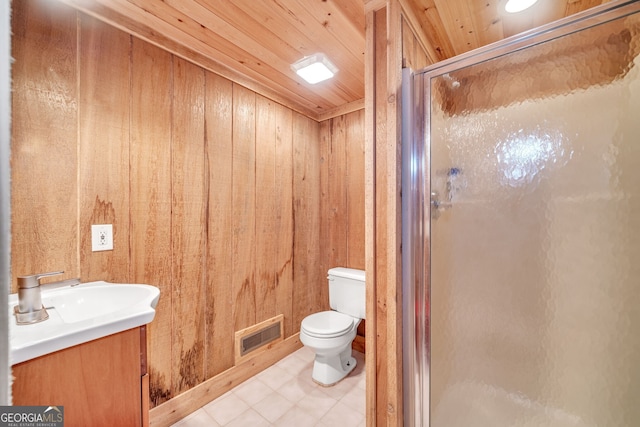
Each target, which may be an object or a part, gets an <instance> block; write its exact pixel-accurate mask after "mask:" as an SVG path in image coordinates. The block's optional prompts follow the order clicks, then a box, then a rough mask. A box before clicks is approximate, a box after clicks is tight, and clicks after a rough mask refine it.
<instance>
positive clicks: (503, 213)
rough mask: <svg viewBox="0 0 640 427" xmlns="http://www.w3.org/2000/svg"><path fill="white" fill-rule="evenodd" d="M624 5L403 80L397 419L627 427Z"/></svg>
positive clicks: (632, 237) (639, 53) (633, 293)
mask: <svg viewBox="0 0 640 427" xmlns="http://www.w3.org/2000/svg"><path fill="white" fill-rule="evenodd" d="M639 11H640V2H629V1H626V2H625V1H615V2H611V3H607V4H606V5H603V6H600V7H598V8H596V9H592V10H590V11H587V12H585V13H582V14H580V15H577V16H574V17H573V18H571V19H569V20H565V21H561V22H559V23H556V24H552V25H548V26H545V27H543V28H541V29H539V30H537V31H533V32H530V33H527V34H525V35H522V36H520V37H517V38H512V39H509V40H506V41H505V42H503V43H499V44H495V45H492V46H488V47H486V48H484V49H481V50H478V51H475V52H472V53H470V54H467V55H464V56H461V57H457V58H453V59H452V60H449V61H447V62H445V63H441V64H438V65H436V66H434V67H430V68H428V69H426V70H423V71H420V72H414V73H410V72H405V83H404V86H403V91H404V93H403V102H404V105H403V298H404V308H403V310H404V311H403V312H404V314H405V318H404V331H405V336H404V342H405V351H404V357H405V359H404V366H405V377H404V385H405V398H404V403H405V425H423V426H427V425H430V426H432V427H457V426H460V427H468V426H473V427H483V426H487V427H495V426H498V427H499V426H536V427H537V426H563V427H566V426H631V425H638V423H640V404H639V403H638V402H640V13H639Z"/></svg>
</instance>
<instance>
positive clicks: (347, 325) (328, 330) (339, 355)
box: [300, 267, 365, 386]
mask: <svg viewBox="0 0 640 427" xmlns="http://www.w3.org/2000/svg"><path fill="white" fill-rule="evenodd" d="M328 279H329V305H330V306H331V309H332V310H331V311H322V312H320V313H315V314H311V315H309V316H307V317H305V318H304V319H303V320H302V325H301V327H300V341H302V344H304V345H305V346H307V347H309V348H310V349H312V350H313V351H314V352H315V353H316V359H315V361H314V363H313V373H312V375H311V377H312V378H313V380H314V381H315V382H317V383H318V384H320V385H323V386H331V385H334V384H335V383H337V382H338V381H340V380H341V379H343V378H344V377H346V376H347V375H348V374H349V372H351V371H352V370H353V368H355V367H356V359H355V358H354V357H353V356H351V342H352V341H353V339H354V338H355V337H356V332H357V329H358V325H359V324H360V321H361V320H362V319H364V318H365V281H364V271H362V270H355V269H353V268H344V267H336V268H332V269H330V270H329V277H328Z"/></svg>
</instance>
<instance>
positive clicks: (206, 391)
mask: <svg viewBox="0 0 640 427" xmlns="http://www.w3.org/2000/svg"><path fill="white" fill-rule="evenodd" d="M301 347H302V343H301V342H300V336H299V334H295V335H292V336H290V337H289V338H287V339H286V340H284V341H280V342H278V343H277V344H275V345H273V347H272V348H271V349H270V350H269V351H266V352H262V353H260V354H259V355H257V356H256V357H252V358H251V359H249V360H246V361H244V362H242V363H240V364H238V365H236V366H234V367H233V368H229V369H227V370H226V371H224V372H222V373H220V374H218V375H216V376H215V377H213V378H210V379H208V380H207V381H205V382H203V383H202V384H199V385H197V386H195V387H193V388H192V389H190V390H187V391H185V392H184V393H182V394H179V395H178V396H176V397H174V398H172V399H171V400H169V401H167V402H165V403H163V404H162V405H160V406H157V407H155V408H153V409H152V410H151V411H150V412H149V424H150V426H151V427H156V426H157V427H165V426H170V425H172V424H174V423H176V422H177V421H179V420H181V419H182V418H184V417H186V416H187V415H189V414H190V413H192V412H194V411H196V410H198V409H199V408H201V407H202V406H204V405H206V404H207V403H209V402H211V401H212V400H214V399H216V398H217V397H220V396H222V395H223V394H224V393H226V392H228V391H229V390H231V389H232V388H234V387H235V386H237V385H238V384H241V383H242V382H244V381H246V380H248V379H249V378H251V377H253V376H254V375H256V374H258V373H260V372H262V371H264V370H265V369H267V368H268V367H269V366H271V365H273V364H275V363H276V362H278V361H279V360H281V359H282V358H284V357H285V356H287V355H289V354H291V353H293V352H294V351H296V350H298V349H299V348H301Z"/></svg>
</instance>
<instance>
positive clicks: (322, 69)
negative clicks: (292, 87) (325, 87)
mask: <svg viewBox="0 0 640 427" xmlns="http://www.w3.org/2000/svg"><path fill="white" fill-rule="evenodd" d="M291 69H293V71H295V72H296V73H297V74H298V75H299V76H300V77H302V78H303V79H305V80H306V81H307V82H308V83H311V84H316V83H319V82H321V81H324V80H327V79H330V78H331V77H333V76H334V75H335V74H336V73H337V72H338V68H337V67H336V66H335V65H333V63H331V61H329V59H328V58H327V57H326V55H325V54H324V53H316V54H314V55H311V56H306V57H304V58H302V59H301V60H299V61H297V62H296V63H294V64H292V65H291Z"/></svg>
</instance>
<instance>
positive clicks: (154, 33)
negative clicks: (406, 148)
mask: <svg viewBox="0 0 640 427" xmlns="http://www.w3.org/2000/svg"><path fill="white" fill-rule="evenodd" d="M59 1H61V2H63V3H67V4H69V5H71V6H73V7H75V8H76V9H79V10H81V11H84V12H86V13H88V14H90V15H92V16H95V17H98V18H100V19H102V20H105V21H107V22H109V23H111V24H113V25H115V26H116V27H118V28H121V29H123V30H125V31H127V32H129V33H131V34H134V35H136V36H138V37H141V38H143V39H146V40H148V41H150V42H152V43H155V44H157V45H160V46H162V47H164V48H166V49H168V50H169V51H171V52H173V53H175V54H177V55H179V56H182V57H184V58H186V59H189V60H191V61H193V62H195V63H197V64H199V65H201V66H203V67H205V68H207V69H210V70H212V71H214V72H217V73H219V74H221V75H223V76H225V77H228V78H231V79H233V80H235V81H237V82H239V83H241V84H244V85H245V86H247V87H249V88H250V89H253V90H255V91H257V92H260V93H262V94H264V95H266V96H269V97H271V98H272V99H274V100H276V101H279V102H282V103H284V104H286V105H288V106H290V107H292V108H294V109H296V110H298V111H299V112H301V113H304V114H306V115H308V116H310V117H312V118H315V119H318V120H321V119H323V118H326V117H330V116H331V115H333V114H336V113H337V112H341V111H349V110H350V109H354V108H359V107H361V106H362V105H363V98H364V56H365V12H364V11H365V3H369V2H370V1H371V0H235V1H232V0H162V1H160V0H59ZM504 1H505V0H402V3H404V4H405V5H406V7H409V8H411V9H412V10H413V14H414V16H416V17H417V19H418V20H419V21H420V26H421V27H422V31H423V32H424V37H423V41H424V43H425V44H426V46H425V48H426V49H427V51H428V52H429V56H430V58H431V59H432V60H433V61H440V60H443V59H446V58H449V57H452V56H455V55H458V54H461V53H464V52H467V51H469V50H472V49H475V48H477V47H481V46H484V45H486V44H489V43H493V42H496V41H498V40H501V39H503V38H506V37H509V36H512V35H514V34H518V33H520V32H522V31H526V30H529V29H531V28H535V27H537V26H540V25H543V24H546V23H549V22H552V21H555V20H557V19H560V18H563V17H565V16H569V15H572V14H574V13H577V12H581V11H583V10H586V9H588V8H591V7H594V6H597V5H599V4H602V3H606V2H607V1H608V0H539V1H538V3H537V4H536V5H534V7H533V8H531V9H529V10H528V11H525V12H521V13H519V14H513V15H510V16H509V15H508V14H506V13H504V12H500V10H502V9H503V7H504ZM316 52H324V53H325V54H327V55H328V56H329V58H330V59H331V60H332V61H333V62H334V63H335V64H336V65H337V67H338V69H339V72H338V74H337V75H336V77H335V78H333V79H331V80H328V81H325V82H322V83H319V84H316V85H309V84H307V83H305V82H304V81H303V80H302V79H300V78H299V77H298V76H297V75H296V74H295V73H294V72H293V71H292V70H291V68H290V65H291V64H292V63H293V62H295V61H297V60H299V59H301V58H303V57H305V56H308V55H311V54H313V53H316Z"/></svg>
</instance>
